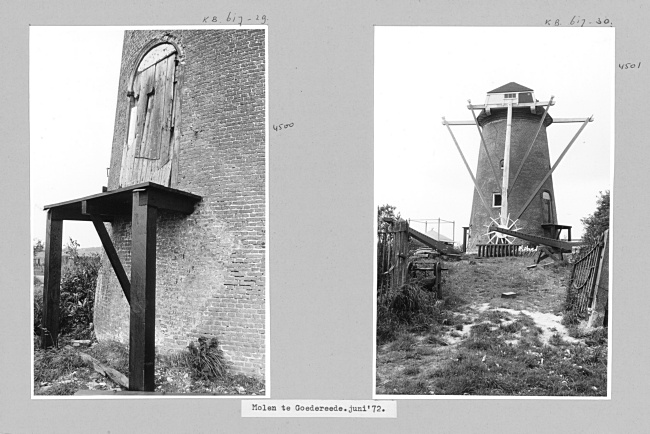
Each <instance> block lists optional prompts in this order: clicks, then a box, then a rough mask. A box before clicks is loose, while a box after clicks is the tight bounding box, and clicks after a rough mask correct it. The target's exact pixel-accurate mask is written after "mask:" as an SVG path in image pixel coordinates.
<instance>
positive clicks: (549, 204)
mask: <svg viewBox="0 0 650 434" xmlns="http://www.w3.org/2000/svg"><path fill="white" fill-rule="evenodd" d="M542 220H543V222H544V223H553V200H552V199H551V193H549V192H548V191H544V192H542Z"/></svg>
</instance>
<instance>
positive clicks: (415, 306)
mask: <svg viewBox="0 0 650 434" xmlns="http://www.w3.org/2000/svg"><path fill="white" fill-rule="evenodd" d="M442 303H444V301H442V300H437V299H436V294H435V292H429V291H425V290H424V289H423V288H422V281H421V280H419V279H415V278H411V279H409V281H408V282H407V283H405V284H404V285H402V286H401V287H400V288H398V289H388V290H386V291H384V292H383V293H382V294H380V295H379V297H378V299H377V343H378V344H380V343H383V342H386V341H388V340H391V339H393V338H394V337H395V336H396V334H398V333H399V332H400V331H402V330H409V331H416V330H420V331H422V330H427V329H429V328H431V327H435V324H437V323H438V321H441V320H442V313H441V310H440V305H441V304H442Z"/></svg>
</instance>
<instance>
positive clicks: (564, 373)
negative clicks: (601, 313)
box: [377, 258, 607, 396]
mask: <svg viewBox="0 0 650 434" xmlns="http://www.w3.org/2000/svg"><path fill="white" fill-rule="evenodd" d="M529 263H530V259H529V258H494V259H490V260H480V259H477V260H462V261H460V262H455V263H453V262H452V263H447V264H445V268H448V269H449V271H448V272H447V275H446V282H445V285H443V295H444V297H445V303H444V304H442V305H439V308H441V309H440V310H439V311H438V312H436V315H435V316H434V317H430V319H435V323H434V324H430V326H429V328H428V329H427V330H426V331H418V330H413V329H412V328H410V327H409V326H408V325H407V326H404V325H402V326H401V327H400V328H399V330H398V331H397V332H396V333H395V334H394V336H392V338H391V339H387V340H386V341H384V342H383V343H382V344H381V345H378V348H377V393H379V394H405V395H492V396H606V394H607V329H604V328H599V329H584V328H580V327H578V326H577V325H575V324H574V325H569V327H568V334H567V330H565V329H564V327H562V326H561V325H560V324H559V322H558V323H557V324H556V325H555V327H552V326H551V325H549V324H544V323H540V324H538V323H537V322H536V321H535V319H534V317H535V318H537V316H536V315H537V314H531V315H533V316H532V317H531V316H529V315H525V314H523V313H521V310H526V311H529V312H541V313H544V314H547V315H548V314H554V315H556V316H553V315H551V317H553V318H556V317H557V313H558V312H562V308H563V305H564V302H565V299H566V289H565V288H566V286H565V282H566V279H567V277H568V272H569V268H568V266H567V265H566V264H557V265H555V264H554V265H552V266H548V267H537V268H535V269H528V268H526V266H527V265H529ZM507 291H514V292H516V293H517V297H516V298H514V299H503V298H501V297H500V294H501V293H502V292H507ZM470 300H471V302H470ZM557 318H559V317H557ZM538 320H539V319H538ZM554 324H555V323H554ZM571 338H573V339H577V340H578V341H577V342H575V341H573V340H572V339H571Z"/></svg>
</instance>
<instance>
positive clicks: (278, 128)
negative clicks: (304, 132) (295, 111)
mask: <svg viewBox="0 0 650 434" xmlns="http://www.w3.org/2000/svg"><path fill="white" fill-rule="evenodd" d="M291 127H293V122H291V123H290V124H278V125H273V129H274V130H275V131H282V130H286V129H287V128H291Z"/></svg>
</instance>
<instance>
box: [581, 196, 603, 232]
mask: <svg viewBox="0 0 650 434" xmlns="http://www.w3.org/2000/svg"><path fill="white" fill-rule="evenodd" d="M580 221H581V222H582V225H583V227H584V233H583V236H582V240H583V241H585V242H587V243H589V244H593V243H595V242H596V241H597V240H598V237H599V236H600V234H602V233H603V232H605V231H606V230H607V229H609V190H607V191H605V192H604V193H603V192H602V191H601V192H600V197H599V198H598V199H597V201H596V211H594V213H593V214H591V215H589V216H588V217H585V218H583V219H581V220H580Z"/></svg>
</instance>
